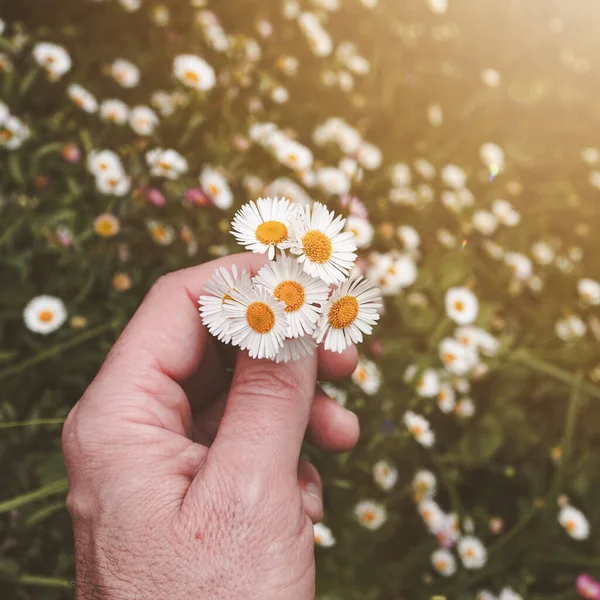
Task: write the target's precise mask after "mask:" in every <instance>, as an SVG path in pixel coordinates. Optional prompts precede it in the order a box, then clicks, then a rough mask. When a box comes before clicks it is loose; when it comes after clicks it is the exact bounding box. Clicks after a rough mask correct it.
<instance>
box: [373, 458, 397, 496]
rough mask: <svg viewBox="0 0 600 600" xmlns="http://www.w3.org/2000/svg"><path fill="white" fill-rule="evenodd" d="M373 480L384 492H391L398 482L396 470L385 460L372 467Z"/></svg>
mask: <svg viewBox="0 0 600 600" xmlns="http://www.w3.org/2000/svg"><path fill="white" fill-rule="evenodd" d="M373 479H374V480H375V483H376V484H377V485H378V486H379V487H380V488H381V489H382V490H384V491H386V492H387V491H389V490H391V489H392V488H393V487H394V486H395V485H396V482H397V481H398V469H396V467H394V465H392V464H391V463H390V462H389V461H387V460H380V461H378V462H376V463H375V465H374V466H373Z"/></svg>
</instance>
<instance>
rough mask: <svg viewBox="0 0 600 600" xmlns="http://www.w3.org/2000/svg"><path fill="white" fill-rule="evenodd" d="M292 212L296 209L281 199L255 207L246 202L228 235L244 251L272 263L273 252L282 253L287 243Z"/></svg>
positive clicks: (261, 203)
mask: <svg viewBox="0 0 600 600" xmlns="http://www.w3.org/2000/svg"><path fill="white" fill-rule="evenodd" d="M295 212H296V208H295V207H294V206H293V205H292V204H290V202H289V200H287V199H285V198H281V199H278V198H259V199H258V200H257V201H256V203H255V202H253V201H250V202H249V203H248V204H244V206H242V208H240V210H238V212H237V213H236V214H235V217H234V218H233V221H232V223H231V227H232V229H233V231H232V232H231V233H232V234H233V236H234V237H235V239H236V240H237V241H238V243H239V244H241V245H242V246H244V247H245V248H246V250H251V251H252V252H255V253H257V254H268V256H269V259H270V260H273V258H275V249H276V248H279V249H284V248H287V247H288V246H289V245H290V243H291V242H290V224H291V221H292V219H293V217H294V214H295ZM285 264H286V265H287V264H289V263H285ZM282 268H283V264H282ZM290 269H291V267H290ZM300 270H301V268H300ZM296 272H297V270H296V269H294V273H296ZM311 275H313V274H312V273H311Z"/></svg>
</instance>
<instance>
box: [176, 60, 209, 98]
mask: <svg viewBox="0 0 600 600" xmlns="http://www.w3.org/2000/svg"><path fill="white" fill-rule="evenodd" d="M173 73H174V74H175V77H177V79H179V81H181V83H183V84H184V85H186V86H187V87H190V88H192V89H194V90H200V91H206V90H210V89H212V88H214V87H215V83H216V81H217V78H216V75H215V70H214V69H213V68H212V67H211V66H210V65H209V64H208V63H207V62H206V61H205V60H204V59H202V58H200V57H199V56H196V55H194V54H180V55H179V56H177V57H175V60H174V61H173Z"/></svg>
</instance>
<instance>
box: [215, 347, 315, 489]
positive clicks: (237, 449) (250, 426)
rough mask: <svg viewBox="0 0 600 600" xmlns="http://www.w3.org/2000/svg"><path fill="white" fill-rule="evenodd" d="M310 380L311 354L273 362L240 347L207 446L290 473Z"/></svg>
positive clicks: (247, 464) (253, 465)
mask: <svg viewBox="0 0 600 600" xmlns="http://www.w3.org/2000/svg"><path fill="white" fill-rule="evenodd" d="M316 382H317V356H316V354H315V355H314V356H306V357H304V358H302V359H300V360H298V361H295V362H289V363H284V364H275V363H274V362H273V361H270V360H256V359H252V358H250V357H249V356H248V354H247V353H246V352H243V353H242V352H240V353H239V354H238V359H237V363H236V368H235V375H234V378H233V382H232V385H231V390H230V392H229V396H228V399H227V406H226V409H225V414H224V415H223V420H222V421H221V425H220V427H219V431H218V432H217V436H216V438H215V441H214V443H213V445H212V446H211V450H210V451H211V452H212V453H217V454H220V455H221V457H222V458H225V459H226V460H227V461H228V462H230V463H231V462H233V463H238V462H239V463H241V466H242V467H243V468H244V469H246V468H249V469H261V470H266V471H267V472H279V473H281V472H282V470H283V471H288V472H289V473H290V474H293V476H294V479H295V478H296V473H297V469H298V459H299V457H300V449H301V446H302V440H303V439H304V434H305V432H306V427H307V426H308V419H309V414H310V405H311V402H312V399H313V397H314V394H315V387H316ZM272 469H276V471H271V470H272Z"/></svg>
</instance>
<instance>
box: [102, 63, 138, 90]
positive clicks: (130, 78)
mask: <svg viewBox="0 0 600 600" xmlns="http://www.w3.org/2000/svg"><path fill="white" fill-rule="evenodd" d="M109 72H110V75H111V77H112V78H113V79H114V80H115V81H116V82H117V83H118V84H119V85H121V86H122V87H124V88H132V87H135V86H136V85H137V84H138V83H139V82H140V70H139V69H138V68H137V67H136V66H135V65H134V64H133V63H131V62H129V61H128V60H123V59H122V58H120V59H117V60H115V61H114V62H113V63H112V64H111V65H110V69H109Z"/></svg>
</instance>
